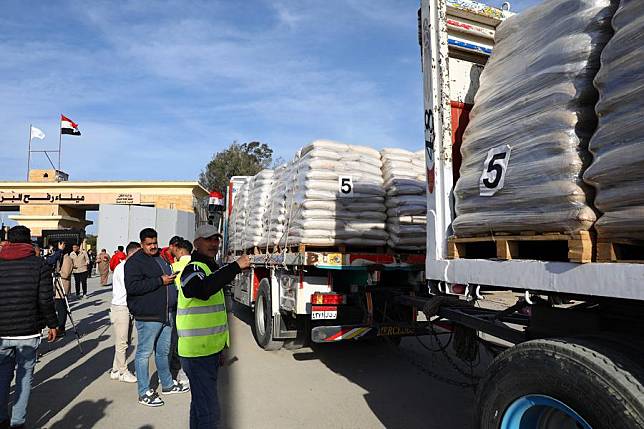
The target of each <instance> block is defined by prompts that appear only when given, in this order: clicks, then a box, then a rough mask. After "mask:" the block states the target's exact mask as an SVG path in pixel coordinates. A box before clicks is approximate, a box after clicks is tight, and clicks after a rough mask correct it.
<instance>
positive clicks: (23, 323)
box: [0, 226, 58, 429]
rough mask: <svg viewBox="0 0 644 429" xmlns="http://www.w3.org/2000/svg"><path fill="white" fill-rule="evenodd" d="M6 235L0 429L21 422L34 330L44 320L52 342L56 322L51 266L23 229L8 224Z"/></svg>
mask: <svg viewBox="0 0 644 429" xmlns="http://www.w3.org/2000/svg"><path fill="white" fill-rule="evenodd" d="M7 235H8V239H9V243H7V244H5V245H3V246H2V250H1V251H0V429H5V428H9V427H11V428H22V427H24V424H25V419H26V416H27V404H28V402H29V394H30V393H31V380H32V377H33V372H34V366H35V365H36V351H37V350H38V345H39V344H40V331H41V330H42V328H44V326H45V323H46V324H47V326H48V327H49V337H48V340H49V341H54V340H55V339H56V334H57V331H56V327H57V326H58V319H57V318H56V309H55V306H54V291H53V282H52V275H51V266H50V265H49V264H47V263H46V262H45V261H44V260H42V259H41V258H38V257H36V255H35V252H34V247H33V245H32V244H31V231H30V230H29V228H27V227H24V226H14V227H13V228H11V229H10V230H9V233H8V234H7ZM43 322H44V323H43ZM14 372H15V375H16V387H15V392H14V401H13V408H12V410H11V416H10V415H9V389H10V386H11V380H12V379H13V376H14Z"/></svg>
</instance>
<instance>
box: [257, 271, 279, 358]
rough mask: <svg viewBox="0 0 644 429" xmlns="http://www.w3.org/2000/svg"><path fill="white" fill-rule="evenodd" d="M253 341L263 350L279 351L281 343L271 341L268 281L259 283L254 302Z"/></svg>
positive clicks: (269, 288)
mask: <svg viewBox="0 0 644 429" xmlns="http://www.w3.org/2000/svg"><path fill="white" fill-rule="evenodd" d="M253 335H254V336H255V341H257V344H259V346H260V347H261V348H263V349H264V350H268V351H271V350H279V349H281V348H282V344H283V343H282V341H275V340H273V311H272V307H271V284H270V282H269V281H268V279H262V281H261V282H259V291H258V292H257V301H256V302H255V323H253Z"/></svg>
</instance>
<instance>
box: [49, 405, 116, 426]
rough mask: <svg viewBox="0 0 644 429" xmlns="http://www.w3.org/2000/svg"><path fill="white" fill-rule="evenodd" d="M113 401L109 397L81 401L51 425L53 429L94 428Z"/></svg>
mask: <svg viewBox="0 0 644 429" xmlns="http://www.w3.org/2000/svg"><path fill="white" fill-rule="evenodd" d="M111 403H112V401H108V400H107V399H99V400H98V401H82V402H79V403H78V404H76V405H74V407H73V408H72V409H71V410H69V411H68V412H67V414H65V416H64V417H63V418H62V419H61V420H60V421H58V422H56V423H54V424H53V425H51V429H87V428H92V427H94V425H96V423H98V422H99V421H100V420H101V419H102V418H103V417H105V410H106V409H107V407H108V406H109V405H110V404H111Z"/></svg>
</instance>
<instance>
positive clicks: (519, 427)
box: [500, 395, 592, 429]
mask: <svg viewBox="0 0 644 429" xmlns="http://www.w3.org/2000/svg"><path fill="white" fill-rule="evenodd" d="M500 429H592V428H591V426H590V425H589V424H588V422H586V420H584V419H583V417H581V416H580V415H579V414H577V413H576V412H575V410H573V409H572V408H570V407H569V406H568V405H566V404H564V403H563V402H561V401H559V400H557V399H555V398H552V397H550V396H546V395H526V396H522V397H521V398H519V399H517V400H515V401H514V402H513V403H512V404H510V406H509V407H508V408H507V410H506V411H505V413H504V415H503V419H502V420H501V428H500Z"/></svg>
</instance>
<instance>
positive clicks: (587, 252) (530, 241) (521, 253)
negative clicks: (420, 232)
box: [447, 231, 593, 263]
mask: <svg viewBox="0 0 644 429" xmlns="http://www.w3.org/2000/svg"><path fill="white" fill-rule="evenodd" d="M447 258H448V259H502V260H510V259H537V260H543V261H569V262H578V263H587V262H591V261H592V260H593V239H592V236H591V234H590V232H588V231H581V232H578V233H574V234H564V233H544V234H537V233H535V232H533V231H526V232H524V233H521V234H515V235H509V234H503V233H501V234H494V235H487V236H480V237H456V236H452V237H450V238H449V239H448V242H447Z"/></svg>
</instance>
